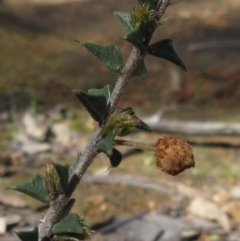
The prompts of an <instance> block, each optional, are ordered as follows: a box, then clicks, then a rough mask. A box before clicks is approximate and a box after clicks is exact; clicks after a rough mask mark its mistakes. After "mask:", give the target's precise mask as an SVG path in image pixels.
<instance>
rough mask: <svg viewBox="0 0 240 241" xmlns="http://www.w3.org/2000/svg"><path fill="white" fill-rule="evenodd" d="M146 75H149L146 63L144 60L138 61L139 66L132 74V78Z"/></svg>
mask: <svg viewBox="0 0 240 241" xmlns="http://www.w3.org/2000/svg"><path fill="white" fill-rule="evenodd" d="M145 73H147V68H146V65H145V62H144V58H141V59H140V60H139V61H138V64H137V66H136V68H135V69H134V71H133V73H132V77H134V76H139V75H142V74H145Z"/></svg>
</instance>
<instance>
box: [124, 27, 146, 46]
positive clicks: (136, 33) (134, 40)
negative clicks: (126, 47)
mask: <svg viewBox="0 0 240 241" xmlns="http://www.w3.org/2000/svg"><path fill="white" fill-rule="evenodd" d="M123 38H124V39H125V40H127V41H128V42H130V43H131V44H132V45H134V46H135V47H136V48H138V49H142V48H144V43H143V39H144V31H143V29H142V26H141V24H137V25H136V27H135V28H134V29H133V30H131V31H130V32H128V33H127V34H125V35H124V36H123Z"/></svg>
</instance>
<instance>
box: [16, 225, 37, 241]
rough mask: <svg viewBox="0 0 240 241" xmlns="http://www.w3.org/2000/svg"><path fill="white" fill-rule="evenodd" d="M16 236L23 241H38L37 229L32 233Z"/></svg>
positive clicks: (21, 233)
mask: <svg viewBox="0 0 240 241" xmlns="http://www.w3.org/2000/svg"><path fill="white" fill-rule="evenodd" d="M16 234H17V236H18V237H19V238H20V239H21V240H22V241H38V228H37V227H35V228H34V229H33V230H32V231H22V232H16Z"/></svg>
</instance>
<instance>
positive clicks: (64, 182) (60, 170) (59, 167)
mask: <svg viewBox="0 0 240 241" xmlns="http://www.w3.org/2000/svg"><path fill="white" fill-rule="evenodd" d="M54 166H55V169H56V171H57V174H58V176H59V179H60V185H61V188H62V190H63V191H64V192H66V191H67V188H68V175H69V167H68V165H67V164H64V165H63V164H60V163H54Z"/></svg>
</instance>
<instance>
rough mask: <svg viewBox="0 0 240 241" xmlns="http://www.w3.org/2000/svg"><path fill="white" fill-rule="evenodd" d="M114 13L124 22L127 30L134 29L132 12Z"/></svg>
mask: <svg viewBox="0 0 240 241" xmlns="http://www.w3.org/2000/svg"><path fill="white" fill-rule="evenodd" d="M114 14H115V16H116V17H117V18H118V19H119V21H120V22H121V23H122V25H123V27H124V28H125V30H126V32H130V31H132V30H133V29H134V28H133V26H132V24H131V14H130V13H124V12H114Z"/></svg>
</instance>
